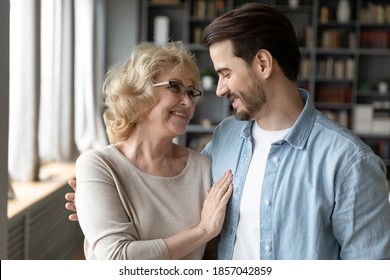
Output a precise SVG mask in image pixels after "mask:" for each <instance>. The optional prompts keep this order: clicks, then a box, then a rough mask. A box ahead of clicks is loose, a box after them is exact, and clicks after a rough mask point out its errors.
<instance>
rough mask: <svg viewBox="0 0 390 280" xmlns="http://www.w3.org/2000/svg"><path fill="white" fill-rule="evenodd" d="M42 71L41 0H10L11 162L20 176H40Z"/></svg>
mask: <svg viewBox="0 0 390 280" xmlns="http://www.w3.org/2000/svg"><path fill="white" fill-rule="evenodd" d="M39 74H40V73H39V1H38V0H35V1H33V0H31V1H23V0H11V1H10V86H9V87H10V94H9V102H10V104H9V145H8V149H9V152H8V166H9V173H10V176H11V178H13V179H17V180H23V181H32V180H36V179H37V177H38V170H39V157H38V135H37V130H38V108H39V103H38V101H39V89H40V82H39V76H40V75H39Z"/></svg>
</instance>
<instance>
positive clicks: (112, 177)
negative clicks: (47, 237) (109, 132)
mask: <svg viewBox="0 0 390 280" xmlns="http://www.w3.org/2000/svg"><path fill="white" fill-rule="evenodd" d="M210 168H211V167H210V160H209V158H207V157H206V156H204V155H202V154H201V153H199V152H196V151H193V150H189V157H188V161H187V165H186V167H185V168H184V169H183V171H182V172H181V173H180V174H179V175H177V176H174V177H160V176H153V175H149V174H147V173H145V172H143V171H141V170H140V169H139V168H137V167H136V166H135V165H134V164H133V163H132V162H131V161H129V160H128V159H127V158H126V157H125V156H124V155H122V153H120V152H119V150H118V149H117V148H116V147H115V146H114V145H109V146H107V147H104V148H102V149H99V150H90V151H87V152H85V153H83V154H82V155H81V156H80V157H79V158H78V160H77V162H76V178H77V192H76V199H75V203H76V207H77V214H78V218H79V222H80V226H81V229H82V231H83V233H84V235H85V242H84V252H85V256H86V258H87V259H126V260H129V259H168V258H169V252H168V248H167V246H166V244H165V242H164V241H163V239H162V238H165V237H168V236H172V235H174V234H176V233H179V232H180V231H183V230H185V229H189V228H191V227H194V226H195V225H196V224H197V223H198V222H199V219H200V212H201V209H202V206H203V201H204V199H205V197H206V194H207V189H209V188H210V187H211V171H210ZM204 250H205V245H204V246H202V247H201V248H199V249H197V250H196V251H194V252H193V253H191V254H189V255H187V256H186V257H185V258H184V259H201V258H202V257H203V254H204Z"/></svg>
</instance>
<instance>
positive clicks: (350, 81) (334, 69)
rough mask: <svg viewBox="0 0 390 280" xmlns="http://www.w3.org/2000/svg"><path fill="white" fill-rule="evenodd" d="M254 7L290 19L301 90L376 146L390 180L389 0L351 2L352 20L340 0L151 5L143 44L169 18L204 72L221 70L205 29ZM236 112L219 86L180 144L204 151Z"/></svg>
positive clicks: (177, 0)
mask: <svg viewBox="0 0 390 280" xmlns="http://www.w3.org/2000/svg"><path fill="white" fill-rule="evenodd" d="M166 1H168V2H174V3H166ZM164 2H165V3H164ZM246 2H260V3H266V4H271V5H273V6H275V7H276V8H277V9H279V10H280V11H282V12H283V13H284V14H286V15H287V17H288V18H289V19H290V20H291V22H292V23H293V25H294V27H295V29H296V33H297V38H298V43H299V46H300V49H301V54H302V62H301V66H300V72H299V76H298V81H297V82H298V86H299V87H303V88H306V89H307V90H308V91H309V92H310V93H311V94H312V97H313V99H314V100H315V104H316V107H317V109H319V110H320V111H322V112H324V113H325V114H326V115H327V116H329V117H330V118H332V119H334V120H336V121H339V122H340V123H341V124H343V125H344V126H346V127H348V128H349V129H351V130H352V131H354V132H355V133H357V134H358V135H359V136H360V137H361V138H362V139H363V140H364V141H365V142H366V143H367V144H369V145H370V146H371V147H372V148H373V150H374V151H375V152H376V153H378V154H379V155H380V156H381V157H382V158H383V160H384V161H385V163H386V165H387V167H388V169H389V172H388V176H389V177H390V3H389V1H386V0H371V1H369V0H356V1H352V0H349V1H348V3H349V8H350V10H349V13H348V18H347V19H343V18H342V17H345V12H344V14H341V15H340V13H338V12H337V11H338V9H339V2H340V0H299V1H297V0H294V1H292V0H269V1H240V0H208V1H206V0H165V1H164V0H161V1H159V0H150V1H148V0H143V1H142V17H141V18H142V24H141V32H140V39H141V41H153V19H154V17H156V16H158V15H164V16H167V17H169V19H170V30H169V34H170V39H171V40H181V41H183V42H184V43H185V44H186V46H187V47H188V48H189V49H191V50H192V51H193V52H194V53H195V55H196V57H197V60H198V63H199V66H200V69H201V70H203V69H206V68H213V65H212V62H211V60H210V57H209V53H208V50H207V49H206V48H205V47H204V46H203V45H202V44H201V34H202V30H203V28H205V27H206V26H207V25H208V24H209V23H210V21H211V20H212V19H213V18H214V17H216V16H218V15H220V14H223V13H225V12H226V11H228V10H231V9H232V8H234V7H237V6H239V5H241V4H244V3H246ZM386 86H387V89H386ZM230 114H231V108H230V104H229V102H227V100H221V99H220V98H218V97H216V95H215V84H214V87H212V88H211V89H210V90H206V91H205V99H204V100H203V102H202V103H200V104H199V105H198V108H197V111H196V114H195V116H194V119H193V120H192V122H191V124H190V126H189V128H188V133H187V134H186V135H185V136H183V137H181V138H180V143H181V144H183V145H187V146H191V147H193V148H197V147H198V148H199V149H200V148H202V145H203V143H204V141H205V140H207V139H208V137H210V134H211V133H212V131H213V129H214V127H215V125H217V124H218V123H219V122H221V121H222V120H223V119H224V118H225V117H227V116H229V115H230ZM204 124H207V125H204ZM197 141H198V142H199V146H198V145H197Z"/></svg>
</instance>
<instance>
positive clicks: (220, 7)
mask: <svg viewBox="0 0 390 280" xmlns="http://www.w3.org/2000/svg"><path fill="white" fill-rule="evenodd" d="M225 9H226V8H225V0H196V1H194V3H193V16H194V17H196V18H199V19H205V18H215V17H217V16H219V15H222V14H223V13H225Z"/></svg>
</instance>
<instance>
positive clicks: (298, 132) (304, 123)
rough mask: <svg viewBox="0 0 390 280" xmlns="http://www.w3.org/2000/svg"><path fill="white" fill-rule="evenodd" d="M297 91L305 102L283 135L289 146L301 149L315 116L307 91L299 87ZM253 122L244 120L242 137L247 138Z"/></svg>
mask: <svg viewBox="0 0 390 280" xmlns="http://www.w3.org/2000/svg"><path fill="white" fill-rule="evenodd" d="M298 91H299V94H300V95H301V98H302V100H303V102H304V103H305V106H304V108H303V110H302V112H301V114H300V115H299V117H298V119H297V120H296V121H295V123H294V125H293V126H292V127H291V130H290V131H289V133H287V135H286V136H285V138H284V141H286V142H288V143H289V144H290V145H291V146H293V147H295V148H297V149H303V148H304V147H305V145H306V142H307V139H308V138H309V135H310V132H311V130H312V128H313V125H314V121H315V117H316V110H315V107H314V104H313V101H312V100H311V98H310V94H309V92H307V91H306V90H305V89H301V88H300V89H298ZM253 123H254V121H245V124H244V126H243V129H242V131H241V134H240V136H241V137H242V138H249V137H250V136H251V132H252V125H253Z"/></svg>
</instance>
